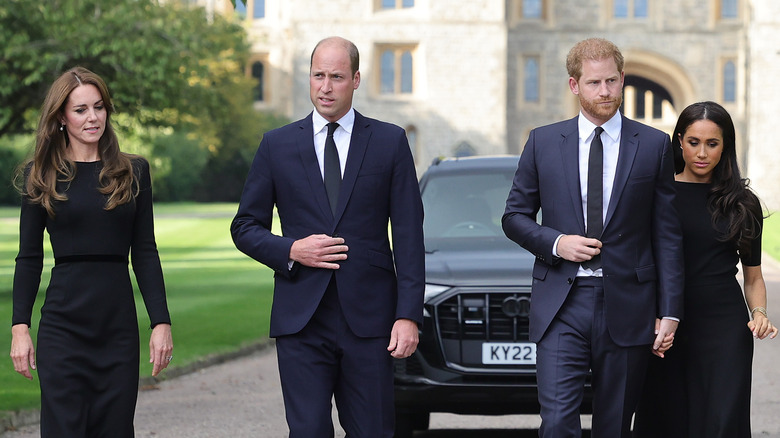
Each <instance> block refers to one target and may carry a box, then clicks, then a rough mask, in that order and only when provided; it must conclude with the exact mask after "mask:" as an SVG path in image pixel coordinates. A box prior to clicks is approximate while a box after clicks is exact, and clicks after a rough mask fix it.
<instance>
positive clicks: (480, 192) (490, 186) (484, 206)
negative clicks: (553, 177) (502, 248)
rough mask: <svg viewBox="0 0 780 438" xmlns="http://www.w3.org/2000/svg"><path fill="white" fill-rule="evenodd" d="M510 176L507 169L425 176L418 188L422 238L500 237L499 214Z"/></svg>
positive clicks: (510, 184)
mask: <svg viewBox="0 0 780 438" xmlns="http://www.w3.org/2000/svg"><path fill="white" fill-rule="evenodd" d="M513 177H514V172H513V171H512V170H511V169H508V170H503V171H497V170H495V169H484V170H482V169H479V170H478V171H474V170H472V172H470V173H468V174H464V173H453V174H440V175H436V176H435V177H431V178H429V179H428V181H427V182H426V184H425V186H424V187H423V190H422V200H423V204H424V206H425V222H424V225H423V228H424V231H425V238H426V241H427V240H429V239H437V240H438V239H452V240H462V239H463V238H485V237H497V236H501V237H503V235H504V233H503V231H502V230H501V216H502V215H503V214H504V205H505V202H506V197H507V194H508V193H509V188H510V187H511V186H512V178H513Z"/></svg>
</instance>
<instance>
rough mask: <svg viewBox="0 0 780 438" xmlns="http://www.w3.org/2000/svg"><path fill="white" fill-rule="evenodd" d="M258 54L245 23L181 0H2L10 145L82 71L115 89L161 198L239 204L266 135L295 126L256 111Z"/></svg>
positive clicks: (1, 125) (0, 127) (124, 134)
mask: <svg viewBox="0 0 780 438" xmlns="http://www.w3.org/2000/svg"><path fill="white" fill-rule="evenodd" d="M239 1H240V0H239ZM248 57H249V45H248V43H247V40H246V33H245V31H244V29H243V28H242V27H241V25H240V24H239V23H238V22H237V21H233V20H231V19H230V18H229V17H225V16H222V15H219V14H216V15H214V16H207V15H206V11H205V10H204V9H203V8H200V7H195V6H192V5H189V4H186V2H182V1H176V0H168V1H164V2H163V1H162V0H112V1H111V2H106V1H103V0H48V1H46V2H34V1H29V0H3V1H2V3H0V99H2V104H1V105H0V138H3V137H9V136H14V135H15V134H29V133H31V132H32V131H33V130H34V124H35V119H36V116H37V113H38V110H39V108H40V105H41V104H42V102H43V98H44V96H45V94H46V92H47V91H48V87H49V85H50V84H51V82H52V81H53V80H54V79H55V78H56V77H57V76H59V75H60V74H61V73H62V72H63V71H64V70H67V69H68V68H71V67H73V66H76V65H81V66H83V67H86V68H88V69H90V70H92V71H94V72H95V73H97V74H99V75H101V76H102V77H103V78H104V79H105V80H106V82H107V84H108V86H109V89H110V90H111V94H112V98H113V103H114V106H115V108H116V110H117V115H116V117H114V118H113V121H114V124H115V127H116V129H117V133H118V134H119V135H120V144H121V146H122V149H123V150H125V151H127V152H133V153H142V154H144V155H146V156H148V157H149V158H151V160H150V161H151V164H152V167H153V171H156V172H155V178H156V179H155V186H158V187H157V188H159V189H160V190H159V191H158V190H157V188H156V189H155V192H156V193H158V195H157V196H158V197H161V199H164V200H181V199H198V200H219V201H230V200H237V199H238V197H239V196H240V192H241V186H242V185H243V179H244V178H245V177H246V173H247V171H248V169H249V164H250V162H251V160H252V156H253V153H254V150H255V149H256V147H257V144H258V142H259V136H260V133H262V132H264V131H265V130H268V129H271V128H273V127H276V126H279V125H281V124H283V123H284V122H285V120H283V119H282V118H279V117H276V116H273V115H268V114H263V113H258V112H256V111H254V110H253V108H252V103H253V102H252V97H251V96H252V87H253V86H254V82H253V81H254V80H253V79H251V78H248V77H247V76H246V75H245V73H244V68H245V65H246V61H247V59H248ZM0 146H2V144H0ZM0 152H2V151H0ZM6 155H8V157H6V159H5V160H4V161H9V162H11V161H12V160H13V159H14V158H13V157H14V156H12V155H9V154H6ZM17 155H18V154H17ZM0 202H2V200H0Z"/></svg>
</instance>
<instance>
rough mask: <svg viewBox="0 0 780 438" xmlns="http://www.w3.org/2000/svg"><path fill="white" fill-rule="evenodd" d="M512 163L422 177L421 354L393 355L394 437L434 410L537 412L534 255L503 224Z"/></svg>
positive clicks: (507, 159) (444, 168)
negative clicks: (531, 329) (532, 337)
mask: <svg viewBox="0 0 780 438" xmlns="http://www.w3.org/2000/svg"><path fill="white" fill-rule="evenodd" d="M518 159H519V157H518V156H493V157H470V158H452V159H443V160H440V159H437V160H434V162H433V164H431V166H430V167H429V168H428V170H427V171H426V172H425V174H424V175H423V176H422V178H421V179H420V190H421V193H422V199H423V205H424V207H425V222H424V230H425V250H426V257H425V264H426V267H425V277H426V278H425V282H426V289H425V308H424V322H423V327H422V329H421V332H420V344H419V346H418V347H417V351H416V352H415V353H414V354H413V355H412V356H410V357H409V358H406V359H400V360H396V361H395V399H396V402H395V404H396V437H397V438H402V437H410V436H411V435H412V431H413V430H425V429H427V428H428V422H429V419H430V413H431V412H451V413H457V414H490V415H500V414H534V413H538V412H539V404H538V401H537V392H536V345H535V344H534V343H532V342H530V341H529V340H528V312H529V309H530V305H531V270H532V267H533V263H534V256H533V255H531V254H530V253H529V252H527V251H525V250H524V249H523V248H521V247H520V246H519V245H517V244H516V243H514V242H512V241H511V240H509V239H508V238H507V237H506V236H505V235H504V233H503V231H502V229H501V216H502V215H503V213H504V206H505V203H506V198H507V195H508V194H509V189H510V188H511V186H512V179H513V177H514V174H515V171H516V170H517V161H518ZM583 405H584V408H585V410H587V408H588V407H587V406H586V405H589V402H588V403H583Z"/></svg>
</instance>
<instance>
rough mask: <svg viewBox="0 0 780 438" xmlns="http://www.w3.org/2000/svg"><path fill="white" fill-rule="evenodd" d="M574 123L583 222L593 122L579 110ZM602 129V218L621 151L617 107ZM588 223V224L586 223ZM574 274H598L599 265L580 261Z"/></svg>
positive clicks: (594, 127)
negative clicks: (593, 268)
mask: <svg viewBox="0 0 780 438" xmlns="http://www.w3.org/2000/svg"><path fill="white" fill-rule="evenodd" d="M577 127H578V130H579V149H578V151H579V157H578V159H579V170H580V175H579V177H580V199H581V200H582V214H583V219H584V220H585V224H587V223H588V156H589V155H590V143H591V141H593V135H594V130H595V129H596V125H595V124H593V122H591V121H590V120H588V119H586V118H585V116H583V115H582V112H580V116H579V117H578V118H577ZM601 127H602V128H604V132H602V133H601V144H602V145H603V146H604V156H603V160H604V161H603V170H604V173H603V175H602V182H603V184H602V187H603V190H604V192H603V193H602V199H603V203H602V212H601V214H602V220H604V219H606V217H607V208H608V207H609V201H610V198H611V197H612V186H613V185H614V184H615V172H616V171H617V162H618V155H619V154H620V131H621V129H622V128H623V119H622V117H621V116H620V111H618V112H616V113H615V115H614V116H612V118H611V119H609V120H607V122H606V123H604V124H603V125H601ZM586 226H587V225H586ZM562 236H563V235H561V236H558V239H556V240H555V244H554V245H553V255H555V256H556V257H557V256H558V242H559V241H560V240H561V237H562ZM577 276H578V277H581V276H596V277H601V276H602V272H601V268H599V269H596V270H595V271H593V270H591V269H588V268H585V267H583V266H582V265H580V268H579V270H578V271H577Z"/></svg>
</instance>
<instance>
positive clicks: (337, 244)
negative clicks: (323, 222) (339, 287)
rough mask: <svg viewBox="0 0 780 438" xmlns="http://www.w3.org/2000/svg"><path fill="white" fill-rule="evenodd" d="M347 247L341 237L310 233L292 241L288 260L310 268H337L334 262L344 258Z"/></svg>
mask: <svg viewBox="0 0 780 438" xmlns="http://www.w3.org/2000/svg"><path fill="white" fill-rule="evenodd" d="M348 249H349V248H348V247H347V245H344V239H342V238H341V237H330V236H327V235H325V234H312V235H311V236H309V237H306V238H303V239H299V240H296V241H295V242H293V244H292V247H290V260H292V261H294V262H298V263H300V264H302V265H304V266H309V267H311V268H324V269H338V268H339V264H338V263H335V262H339V261H341V260H346V259H347V254H346V253H347V250H348Z"/></svg>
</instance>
